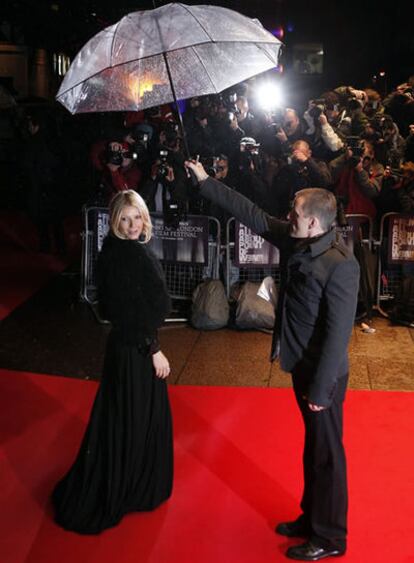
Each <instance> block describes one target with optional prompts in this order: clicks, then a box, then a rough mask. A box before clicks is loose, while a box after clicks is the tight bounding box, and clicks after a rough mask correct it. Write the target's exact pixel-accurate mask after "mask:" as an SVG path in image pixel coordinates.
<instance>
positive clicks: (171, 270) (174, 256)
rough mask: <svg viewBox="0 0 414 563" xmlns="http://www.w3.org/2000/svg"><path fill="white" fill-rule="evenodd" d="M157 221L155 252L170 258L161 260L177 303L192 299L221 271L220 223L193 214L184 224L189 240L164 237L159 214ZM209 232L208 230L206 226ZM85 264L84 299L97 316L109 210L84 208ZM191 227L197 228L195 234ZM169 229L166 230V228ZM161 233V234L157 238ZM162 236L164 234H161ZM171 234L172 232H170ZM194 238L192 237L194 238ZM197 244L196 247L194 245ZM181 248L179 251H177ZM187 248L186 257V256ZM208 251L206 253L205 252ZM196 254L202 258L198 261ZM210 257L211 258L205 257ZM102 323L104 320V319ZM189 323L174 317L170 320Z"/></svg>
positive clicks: (155, 217) (180, 228) (169, 288)
mask: <svg viewBox="0 0 414 563" xmlns="http://www.w3.org/2000/svg"><path fill="white" fill-rule="evenodd" d="M151 217H152V220H153V241H152V243H150V244H153V250H154V252H156V254H158V255H159V252H161V254H162V255H163V256H166V259H165V260H164V259H162V258H160V262H161V264H162V267H163V270H164V274H165V278H166V283H167V287H168V290H169V293H170V296H171V298H172V299H173V300H191V297H192V293H193V290H194V289H195V287H196V286H197V285H198V284H199V283H201V282H202V281H203V280H205V279H217V278H218V277H219V269H220V236H221V233H220V223H219V221H218V220H217V219H215V218H214V217H206V216H199V215H197V216H195V215H194V216H192V215H189V216H188V217H186V218H185V221H182V222H180V225H179V229H178V230H177V229H176V230H174V234H175V235H176V233H177V231H179V232H180V233H183V236H184V237H185V236H187V235H188V238H187V239H186V241H184V243H183V239H181V240H178V238H177V237H176V236H175V237H172V236H171V237H166V239H168V238H169V240H166V239H163V238H162V230H163V227H164V225H163V220H162V216H161V215H158V214H151ZM205 224H206V225H207V229H204V225H205ZM83 225H84V230H83V233H82V239H83V244H82V263H81V264H82V265H81V287H80V297H81V300H82V301H86V302H87V303H89V304H90V305H91V306H92V309H93V310H94V313H95V314H96V315H97V317H98V313H97V308H96V305H97V301H98V297H97V272H96V270H97V268H96V267H97V259H98V254H99V252H100V250H101V247H102V243H103V240H104V238H105V236H106V234H107V232H108V230H109V215H108V209H107V208H105V207H85V208H84V209H83ZM189 225H193V228H192V229H191V232H190V230H189V228H188V227H189ZM164 228H165V227H164ZM157 233H158V235H157ZM160 233H161V234H160ZM170 233H171V231H170ZM191 237H192V238H191ZM194 242H196V244H194ZM177 248H178V250H179V251H178V252H177V251H176V249H177ZM183 249H184V252H186V256H183ZM203 249H205V250H203ZM196 254H197V256H198V255H201V256H202V259H197V258H196ZM205 254H207V256H205ZM98 320H100V321H102V319H99V317H98ZM168 320H169V321H177V320H182V321H184V320H187V319H183V318H180V319H178V318H170V319H167V321H168Z"/></svg>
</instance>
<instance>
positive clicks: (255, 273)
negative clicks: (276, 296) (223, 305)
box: [224, 217, 280, 297]
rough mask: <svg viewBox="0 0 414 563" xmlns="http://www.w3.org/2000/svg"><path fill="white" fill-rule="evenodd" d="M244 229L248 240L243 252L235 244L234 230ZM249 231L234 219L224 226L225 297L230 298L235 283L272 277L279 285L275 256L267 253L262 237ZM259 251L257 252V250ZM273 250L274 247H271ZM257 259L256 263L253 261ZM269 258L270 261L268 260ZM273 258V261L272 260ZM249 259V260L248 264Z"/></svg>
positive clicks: (276, 257)
mask: <svg viewBox="0 0 414 563" xmlns="http://www.w3.org/2000/svg"><path fill="white" fill-rule="evenodd" d="M238 228H244V229H245V231H246V232H247V236H248V238H249V239H250V240H246V237H244V238H245V240H246V244H245V245H244V248H243V251H241V250H240V245H237V244H236V234H235V232H236V229H238ZM250 233H251V231H250V229H246V228H245V227H244V226H243V225H241V227H240V225H239V223H238V222H237V221H236V219H235V218H234V217H231V218H230V219H229V220H228V221H227V224H226V242H225V269H224V270H225V271H224V281H225V287H226V293H227V297H230V290H231V286H232V285H233V284H234V283H236V282H245V281H252V282H261V281H262V280H263V278H265V277H266V276H272V278H273V279H274V280H275V283H276V285H277V287H279V285H280V267H279V263H278V253H277V255H275V254H273V255H272V253H271V252H269V246H271V245H268V243H265V244H266V245H268V246H266V247H265V246H264V245H263V242H264V240H263V239H262V237H259V236H258V235H255V234H254V233H251V234H250ZM252 237H253V238H252ZM258 248H259V251H258V252H257V249H258ZM273 248H274V247H273ZM237 251H239V254H240V253H241V252H243V254H244V256H245V259H244V260H243V259H242V260H240V256H237ZM253 257H254V258H257V261H255V260H253ZM269 258H270V259H269ZM272 258H273V260H272ZM249 259H250V260H251V261H250V262H249Z"/></svg>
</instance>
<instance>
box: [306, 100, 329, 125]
mask: <svg viewBox="0 0 414 563" xmlns="http://www.w3.org/2000/svg"><path fill="white" fill-rule="evenodd" d="M312 104H313V105H312V107H311V108H310V109H309V110H308V113H309V115H310V116H311V117H313V119H314V121H317V120H318V119H319V117H320V116H321V115H322V114H323V113H325V111H326V104H325V100H324V99H322V98H321V99H319V100H312Z"/></svg>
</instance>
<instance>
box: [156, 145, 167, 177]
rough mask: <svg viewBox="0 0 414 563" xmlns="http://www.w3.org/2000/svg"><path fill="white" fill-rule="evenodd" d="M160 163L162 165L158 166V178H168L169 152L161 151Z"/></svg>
mask: <svg viewBox="0 0 414 563" xmlns="http://www.w3.org/2000/svg"><path fill="white" fill-rule="evenodd" d="M159 161H160V164H159V165H158V177H159V178H166V177H167V176H168V168H169V166H168V151H166V150H160V153H159Z"/></svg>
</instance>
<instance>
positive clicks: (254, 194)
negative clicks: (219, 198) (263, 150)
mask: <svg viewBox="0 0 414 563" xmlns="http://www.w3.org/2000/svg"><path fill="white" fill-rule="evenodd" d="M239 146H240V150H239V153H238V155H237V157H236V158H235V164H236V166H237V172H236V174H235V176H234V177H235V186H236V190H237V191H238V192H239V193H241V194H243V195H244V196H245V197H247V198H248V199H250V201H252V202H254V203H256V204H257V205H260V206H261V207H264V206H265V205H266V202H267V199H268V185H267V184H266V182H265V180H264V179H263V176H262V162H261V156H260V145H259V143H256V140H255V139H253V138H252V137H243V138H242V139H241V141H240V145H239Z"/></svg>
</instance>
